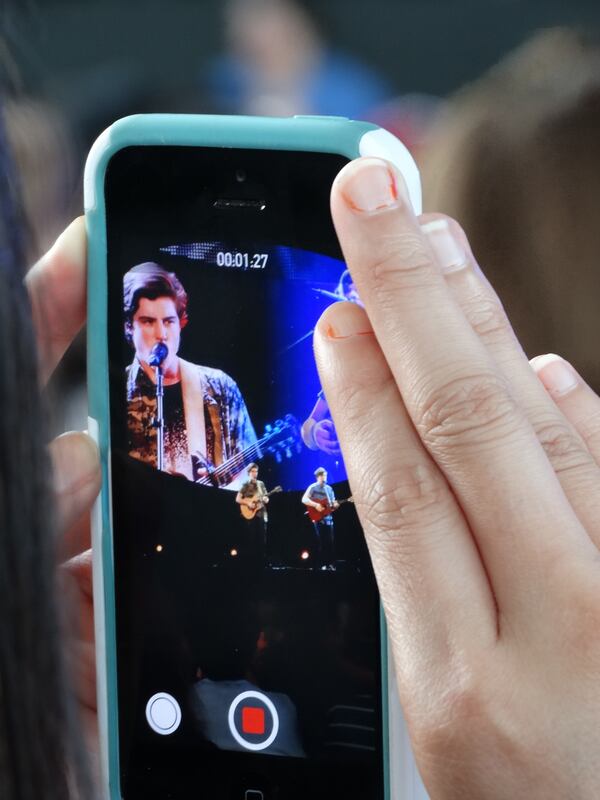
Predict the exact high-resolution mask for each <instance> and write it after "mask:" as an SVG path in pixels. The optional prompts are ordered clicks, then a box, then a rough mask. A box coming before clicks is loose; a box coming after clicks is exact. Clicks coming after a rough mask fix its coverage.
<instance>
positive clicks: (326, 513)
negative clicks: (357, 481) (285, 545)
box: [305, 497, 354, 522]
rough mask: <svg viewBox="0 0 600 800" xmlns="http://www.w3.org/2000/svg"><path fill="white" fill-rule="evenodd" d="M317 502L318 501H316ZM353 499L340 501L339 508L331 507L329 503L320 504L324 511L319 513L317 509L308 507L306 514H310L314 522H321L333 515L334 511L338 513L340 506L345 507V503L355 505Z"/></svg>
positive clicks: (348, 498)
mask: <svg viewBox="0 0 600 800" xmlns="http://www.w3.org/2000/svg"><path fill="white" fill-rule="evenodd" d="M315 502H316V501H315ZM353 502H354V498H353V497H347V498H346V499H345V500H339V501H338V505H337V508H336V506H332V505H329V503H319V505H320V506H321V507H322V508H323V511H317V509H316V508H313V507H312V506H308V508H307V509H306V511H305V513H306V514H308V516H309V517H310V519H311V521H312V522H321V520H322V519H325V517H327V516H329V514H333V512H334V511H337V510H338V508H339V507H340V506H343V505H344V503H353Z"/></svg>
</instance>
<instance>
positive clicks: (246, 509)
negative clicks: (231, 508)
mask: <svg viewBox="0 0 600 800" xmlns="http://www.w3.org/2000/svg"><path fill="white" fill-rule="evenodd" d="M282 491H283V489H282V488H281V486H276V487H275V488H274V489H271V491H270V492H267V493H266V494H263V495H260V496H259V494H258V492H257V493H256V494H255V495H253V496H252V497H244V500H245V501H248V500H249V501H250V502H251V503H253V504H254V505H253V506H252V508H250V506H247V505H244V503H241V504H240V511H241V512H242V517H243V518H244V519H254V517H255V516H256V515H257V514H258V512H259V511H260V510H261V508H263V506H264V503H263V500H264V498H265V497H270V496H271V495H272V494H276V493H277V492H282Z"/></svg>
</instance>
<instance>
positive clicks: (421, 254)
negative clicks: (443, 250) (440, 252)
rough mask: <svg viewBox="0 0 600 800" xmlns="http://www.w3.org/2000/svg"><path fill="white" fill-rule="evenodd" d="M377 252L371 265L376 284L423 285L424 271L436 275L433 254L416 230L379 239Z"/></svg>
mask: <svg viewBox="0 0 600 800" xmlns="http://www.w3.org/2000/svg"><path fill="white" fill-rule="evenodd" d="M377 249H378V253H377V255H376V256H375V258H374V260H373V264H372V265H371V274H372V276H373V279H374V282H375V285H385V286H386V287H387V286H389V284H390V282H394V283H399V284H400V285H402V286H407V285H408V286H411V285H413V284H415V285H421V284H423V281H424V278H425V274H433V267H432V260H431V254H430V252H429V250H428V249H427V247H426V244H425V242H424V241H423V237H422V235H421V234H420V233H419V232H417V231H402V232H401V233H394V234H390V235H389V236H386V237H382V238H380V240H379V242H378V248H377Z"/></svg>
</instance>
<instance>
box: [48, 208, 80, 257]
mask: <svg viewBox="0 0 600 800" xmlns="http://www.w3.org/2000/svg"><path fill="white" fill-rule="evenodd" d="M86 247H87V237H86V232H85V217H83V216H80V217H77V218H76V219H74V220H73V222H71V224H70V225H69V226H68V227H67V228H65V230H64V231H63V232H62V233H61V234H60V236H59V237H58V239H57V240H56V241H55V242H54V244H53V245H52V247H51V248H50V250H49V251H48V256H59V257H60V258H61V259H63V260H64V261H66V262H67V263H68V264H70V265H72V266H74V267H76V268H80V269H81V268H85V264H86V260H87V251H86Z"/></svg>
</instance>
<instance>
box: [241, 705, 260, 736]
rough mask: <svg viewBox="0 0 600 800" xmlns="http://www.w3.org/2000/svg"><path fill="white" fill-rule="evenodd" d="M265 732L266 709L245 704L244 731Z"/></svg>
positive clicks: (243, 710)
mask: <svg viewBox="0 0 600 800" xmlns="http://www.w3.org/2000/svg"><path fill="white" fill-rule="evenodd" d="M264 732H265V710H264V708H252V706H244V708H242V733H259V734H261V735H262V734H264Z"/></svg>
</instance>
